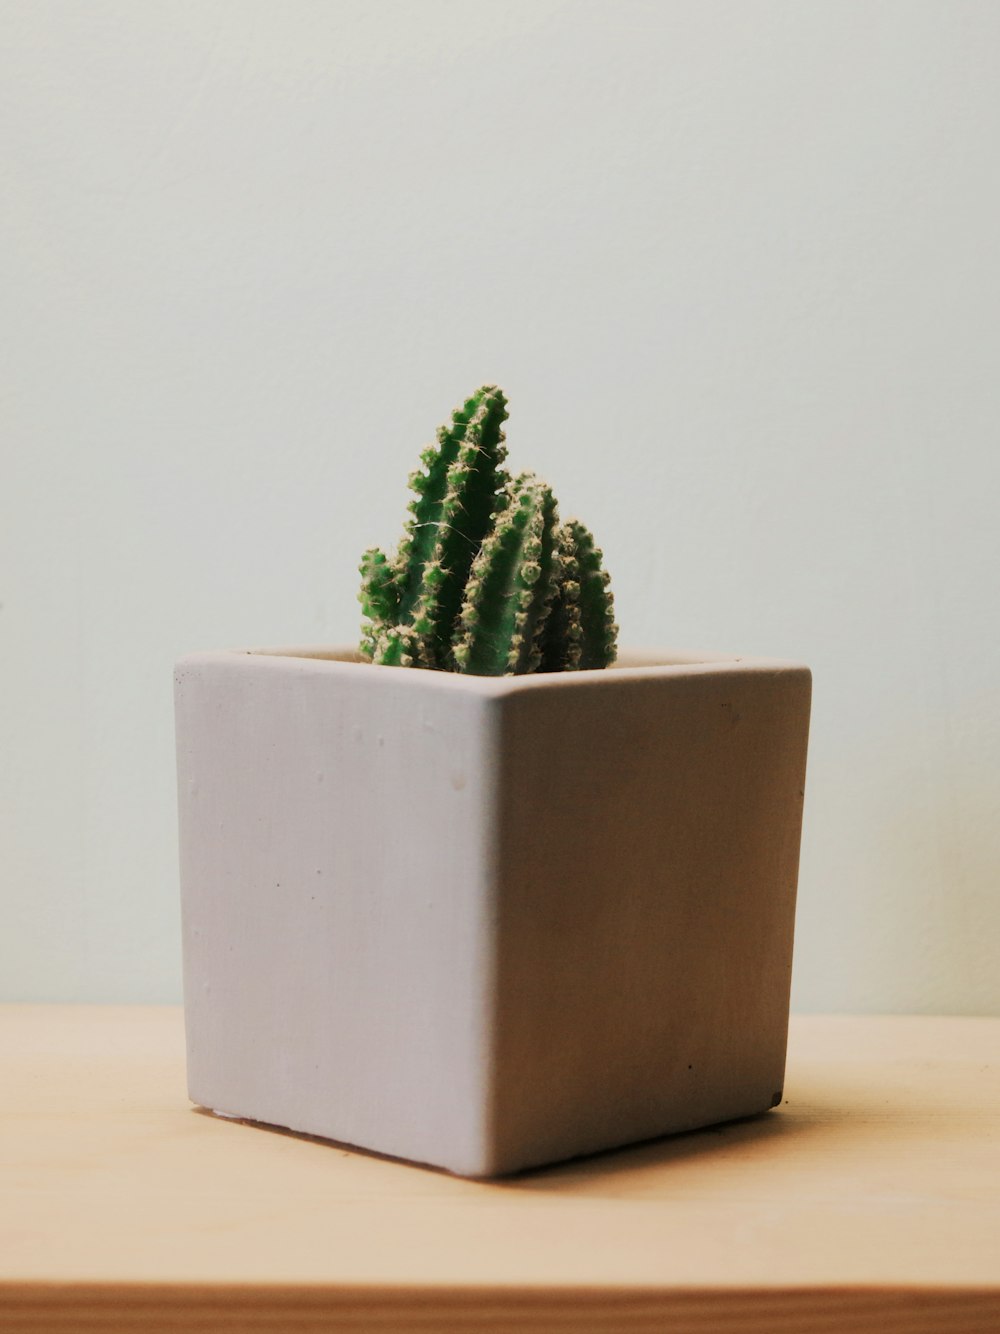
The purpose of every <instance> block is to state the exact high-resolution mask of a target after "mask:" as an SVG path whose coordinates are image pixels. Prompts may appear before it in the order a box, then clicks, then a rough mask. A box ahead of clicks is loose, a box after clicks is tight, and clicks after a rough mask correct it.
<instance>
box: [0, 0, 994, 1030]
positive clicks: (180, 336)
mask: <svg viewBox="0 0 1000 1334" xmlns="http://www.w3.org/2000/svg"><path fill="white" fill-rule="evenodd" d="M0 10H2V13H3V31H4V37H3V42H2V43H0V90H2V92H0V97H2V101H3V105H4V107H5V111H4V114H3V126H4V128H3V130H2V131H0V133H2V136H3V147H2V153H0V199H2V201H3V202H2V218H3V221H2V223H0V226H2V235H0V266H2V270H3V277H4V292H5V294H6V295H5V299H4V311H5V320H4V325H5V332H4V337H5V339H6V340H7V341H8V345H9V346H8V350H7V351H6V352H5V354H4V357H3V366H4V371H3V380H4V387H3V409H2V411H3V416H4V419H5V428H4V435H3V439H4V447H3V448H4V455H3V470H2V477H0V584H2V586H0V603H2V609H0V673H2V692H0V710H2V714H0V727H2V750H3V757H4V758H3V765H2V767H0V785H2V789H0V818H2V822H3V823H2V839H3V846H2V865H0V877H2V878H0V900H2V903H0V910H2V920H3V929H2V931H0V995H2V996H3V997H4V998H7V999H82V1000H135V1001H140V1000H152V1001H159V1000H174V999H177V998H178V997H179V964H178V941H177V933H178V923H177V906H176V901H177V890H176V849H175V806H174V789H173V783H174V774H173V753H172V717H171V696H170V681H171V664H172V661H173V659H174V658H175V657H176V656H178V655H180V654H181V653H183V652H186V651H188V650H192V649H198V648H212V647H220V646H228V645H236V644H241V643H281V642H290V641H291V642H296V641H297V642H302V641H310V640H318V641H337V640H343V639H345V638H346V639H351V638H353V637H354V635H355V632H356V626H357V618H358V609H357V604H356V602H355V600H354V598H355V591H356V582H357V580H356V573H355V568H356V564H357V560H358V557H359V554H360V552H361V550H362V549H363V548H364V547H365V546H366V545H368V544H369V543H372V542H384V543H391V542H392V541H393V540H394V539H395V536H396V534H397V532H398V529H399V526H400V524H401V521H402V517H403V506H404V503H405V494H404V483H405V476H406V473H407V471H408V469H409V468H410V467H412V466H413V465H414V464H415V462H416V456H417V453H418V450H419V448H420V446H421V444H423V443H424V442H426V441H427V440H429V439H430V438H431V437H432V435H433V430H434V427H435V426H436V424H437V423H438V422H439V421H440V420H441V419H442V418H443V417H444V416H445V415H446V414H447V412H448V410H449V409H450V408H451V406H452V405H453V404H454V403H455V402H456V401H457V400H458V399H459V398H460V397H461V396H463V395H464V394H465V393H466V392H467V391H469V390H470V389H472V388H473V387H474V386H475V385H476V384H478V383H480V382H482V381H483V380H486V379H495V380H497V381H498V382H499V383H500V384H501V385H503V386H504V388H505V389H506V390H507V392H508V393H509V395H510V398H511V413H512V416H511V420H510V422H509V423H508V426H509V443H510V447H511V462H512V464H514V465H515V466H518V467H534V468H536V469H537V470H538V471H540V472H541V473H542V474H543V475H544V476H546V477H547V478H548V480H549V481H551V482H552V484H553V485H554V486H555V488H556V490H557V494H558V495H559V496H560V498H561V500H562V504H563V510H564V512H565V513H569V512H573V511H578V512H579V513H580V515H581V517H584V518H585V519H586V520H587V521H588V522H589V523H590V524H591V526H592V527H594V528H595V529H596V530H597V532H598V535H599V537H600V539H601V540H602V541H603V545H604V547H605V551H606V555H607V562H608V565H609V567H610V569H611V571H612V573H613V576H614V587H615V591H616V594H617V607H618V617H619V620H620V622H621V625H622V637H623V640H624V641H625V642H627V643H631V644H668V645H673V646H678V647H696V648H714V649H722V650H728V649H733V650H736V651H742V652H746V653H761V654H773V655H784V656H789V657H798V658H802V659H805V660H806V661H808V662H809V663H810V664H811V665H812V667H813V669H814V672H815V701H814V709H815V712H814V730H813V747H812V755H811V769H810V778H809V788H808V800H807V819H806V831H805V843H804V849H803V860H802V878H801V892H800V916H799V931H798V948H797V960H796V975H795V988H794V1001H795V1004H796V1005H797V1007H798V1008H800V1009H838V1010H943V1011H957V1012H962V1011H968V1012H977V1011H978V1012H984V1013H985V1012H988V1013H994V1014H1000V968H998V966H997V959H998V947H997V941H998V939H1000V885H998V880H1000V873H998V866H1000V832H998V831H1000V819H998V815H1000V616H998V602H1000V558H998V540H997V537H996V535H995V532H994V525H995V520H996V510H997V505H998V496H1000V468H998V464H997V433H998V423H1000V375H998V373H997V364H998V353H1000V334H998V324H997V321H998V310H1000V260H998V253H1000V248H998V244H997V236H998V222H1000V218H998V212H1000V158H998V155H997V151H996V146H997V142H998V132H1000V95H998V93H997V73H998V60H1000V57H998V54H997V53H998V51H1000V6H997V5H996V4H993V3H976V2H975V0H951V2H948V3H927V2H926V0H880V2H879V3H870V0H864V2H862V3H852V2H851V0H830V2H829V3H822V2H820V3H815V2H814V3H769V2H765V0H733V2H732V3H711V2H709V3H701V2H698V3H695V2H694V0H692V2H691V3H669V2H665V3H649V4H646V3H629V2H628V0H626V2H625V3H621V2H620V0H619V2H618V3H610V0H609V3H605V4H594V3H586V2H584V0H577V2H575V3H554V2H553V0H529V2H527V3H525V2H523V0H504V2H503V3H499V2H494V0H491V2H490V3H476V2H475V0H454V2H453V3H445V2H443V0H421V2H420V3H396V2H393V3H377V2H376V3H351V4H347V3H337V2H335V0H332V2H331V3H328V4H321V3H307V2H306V0H295V2H293V3H268V4H261V3H254V2H252V0H244V2H241V3H223V0H192V2H191V3H178V2H172V0H165V2H163V3H157V4H135V3H131V2H129V0H91V2H90V3H88V4H85V5H80V4H76V3H71V2H70V0H66V2H65V3H45V2H44V0H41V2H38V0H33V2H32V3H26V2H23V3H13V2H12V0H3V2H2V3H0Z"/></svg>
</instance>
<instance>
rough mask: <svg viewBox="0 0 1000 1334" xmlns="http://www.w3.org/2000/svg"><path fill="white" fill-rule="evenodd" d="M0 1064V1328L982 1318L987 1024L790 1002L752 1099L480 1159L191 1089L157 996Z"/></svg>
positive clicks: (990, 1318) (177, 1027) (999, 1258)
mask: <svg viewBox="0 0 1000 1334" xmlns="http://www.w3.org/2000/svg"><path fill="white" fill-rule="evenodd" d="M0 1061H2V1066H0V1069H2V1072H3V1073H2V1088H3V1093H4V1096H3V1098H2V1100H0V1330H2V1331H3V1334H21V1331H31V1332H32V1334H49V1331H57V1330H58V1331H69V1330H73V1331H91V1330H92V1331H102V1332H103V1331H107V1332H108V1334H131V1332H132V1331H139V1330H143V1331H148V1332H149V1334H160V1332H161V1331H205V1332H206V1334H207V1331H209V1330H212V1331H213V1332H214V1334H217V1332H219V1331H223V1332H228V1331H236V1330H248V1331H253V1332H254V1334H256V1332H258V1331H279V1330H280V1331H291V1332H293V1334H294V1332H296V1331H303V1332H307V1331H308V1332H309V1334H311V1332H312V1331H319V1330H328V1331H329V1330H335V1331H341V1330H381V1331H398V1332H399V1334H408V1332H409V1331H417V1330H420V1331H437V1330H441V1331H449V1332H450V1331H459V1330H471V1331H480V1330H498V1331H508V1330H509V1331H512V1332H513V1331H514V1330H517V1331H518V1332H519V1334H531V1331H534V1330H538V1331H549V1330H552V1331H555V1330H559V1331H564V1332H565V1334H570V1332H571V1331H572V1332H573V1334H576V1332H579V1334H592V1332H593V1331H618V1330H621V1331H628V1332H631V1331H643V1332H645V1331H654V1330H656V1331H659V1330H670V1331H671V1334H687V1332H688V1331H690V1332H691V1334H715V1332H716V1331H719V1332H720V1334H721V1332H722V1331H726V1334H730V1332H732V1334H735V1332H736V1331H755V1334H765V1331H766V1332H767V1334H772V1332H774V1334H782V1332H784V1331H788V1332H790V1331H803V1332H804V1334H812V1332H813V1331H817V1332H818V1331H827V1332H829V1334H832V1332H833V1331H836V1332H837V1334H853V1332H854V1331H859V1332H860V1331H865V1332H866V1334H868V1332H870V1331H872V1330H878V1331H880V1332H881V1334H904V1332H905V1334H930V1332H931V1331H938V1330H940V1331H949V1334H953V1332H957V1331H968V1334H973V1332H975V1334H980V1332H981V1334H985V1332H986V1331H990V1332H991V1334H992V1332H994V1331H1000V1133H998V1132H1000V1020H993V1019H959V1018H922V1017H915V1016H912V1017H911V1016H907V1017H893V1018H836V1017H795V1018H793V1021H792V1030H791V1041H790V1050H789V1067H788V1076H787V1079H786V1083H785V1101H784V1102H783V1103H782V1105H781V1107H780V1108H778V1109H776V1110H775V1111H774V1112H771V1113H768V1114H766V1115H764V1116H761V1117H757V1118H754V1119H752V1120H748V1121H743V1122H739V1123H736V1124H731V1125H728V1126H723V1127H717V1128H714V1129H710V1130H705V1131H700V1132H697V1133H694V1134H688V1135H683V1136H676V1137H673V1138H669V1139H665V1140H659V1141H655V1142H650V1143H646V1144H642V1145H638V1146H635V1147H632V1148H629V1149H624V1150H619V1151H617V1152H614V1153H608V1154H602V1155H600V1156H597V1157H593V1158H589V1159H585V1160H578V1161H575V1162H571V1163H566V1164H563V1165H560V1166H556V1167H552V1168H549V1169H545V1170H542V1171H536V1172H531V1173H526V1174H524V1175H522V1176H519V1177H514V1178H509V1179H505V1180H501V1181H495V1182H474V1181H465V1180H461V1179H459V1178H455V1177H451V1176H448V1175H446V1174H444V1173H440V1172H434V1171H430V1170H428V1169H426V1168H420V1167H414V1166H410V1165H407V1164H404V1163H398V1162H392V1161H389V1160H387V1159H382V1158H378V1157H375V1156H372V1155H369V1154H363V1153H358V1152H353V1151H350V1150H348V1149H347V1148H345V1147H343V1146H337V1145H331V1144H329V1143H326V1142H322V1141H317V1140H312V1139H309V1138H307V1137H302V1136H296V1135H291V1134H288V1133H286V1132H280V1131H275V1130H272V1129H268V1128H265V1127H261V1126H254V1125H248V1124H244V1123H240V1122H229V1121H223V1120H220V1119H219V1118H217V1117H213V1116H211V1115H210V1114H208V1113H206V1112H203V1111H199V1110H197V1109H195V1108H193V1107H192V1106H191V1105H190V1104H189V1103H188V1101H187V1098H186V1094H185V1082H184V1052H183V1035H182V1021H181V1014H180V1011H179V1010H177V1009H174V1008H168V1007H163V1008H116V1007H99V1006H87V1007H63V1006H6V1007H0Z"/></svg>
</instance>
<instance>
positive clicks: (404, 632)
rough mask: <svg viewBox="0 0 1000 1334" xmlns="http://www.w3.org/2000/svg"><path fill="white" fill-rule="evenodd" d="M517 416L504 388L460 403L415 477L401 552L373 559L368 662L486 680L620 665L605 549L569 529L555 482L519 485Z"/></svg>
mask: <svg viewBox="0 0 1000 1334" xmlns="http://www.w3.org/2000/svg"><path fill="white" fill-rule="evenodd" d="M506 419H507V400H506V398H505V397H504V395H503V394H502V393H501V391H500V390H499V389H498V388H497V387H496V386H495V385H484V386H483V387H482V388H481V389H478V390H477V391H476V392H475V393H474V394H473V395H472V397H471V398H469V399H467V400H466V402H465V403H464V404H463V405H462V406H461V407H460V408H457V409H456V410H455V411H454V412H453V413H452V417H451V422H450V423H449V424H448V425H446V426H442V427H441V428H440V429H439V431H438V433H437V445H436V446H435V445H431V446H428V448H427V449H425V450H424V452H423V454H422V455H421V462H422V463H423V468H422V469H419V468H418V469H417V470H416V471H415V472H413V473H412V474H411V475H410V487H411V489H412V490H413V492H414V499H413V500H411V502H410V504H409V510H410V518H409V520H408V521H407V524H406V529H405V532H404V534H403V540H402V541H401V542H400V544H399V546H398V548H397V550H396V553H395V555H394V556H393V557H392V558H390V557H389V556H387V555H386V554H385V552H383V551H381V550H380V549H379V548H378V547H371V548H369V550H367V551H366V552H365V553H364V556H363V557H362V560H361V566H360V569H361V575H362V584H361V592H360V593H359V595H358V597H359V601H360V602H361V606H362V611H363V612H364V615H365V617H366V618H367V622H368V623H367V624H366V625H365V626H364V628H363V631H362V640H361V653H362V655H363V656H364V657H366V658H368V659H369V660H370V661H372V662H376V663H380V664H382V665H385V666H402V667H429V668H433V669H437V670H439V671H458V672H468V673H471V674H473V675H476V676H503V675H515V674H522V673H526V672H536V671H545V672H549V671H574V670H580V669H587V668H596V667H607V666H609V665H610V664H611V663H612V662H613V661H614V658H615V637H616V634H617V630H618V627H617V626H616V625H615V623H614V615H613V612H612V598H611V593H610V591H609V589H608V575H607V572H606V571H605V570H603V569H602V558H601V552H600V551H599V550H598V548H597V547H595V545H594V540H593V537H592V536H591V534H590V532H589V531H588V530H587V529H586V528H585V527H584V525H583V524H582V523H580V522H578V521H577V520H570V521H569V522H567V523H564V524H560V523H559V519H558V512H557V507H556V502H555V498H554V497H553V495H552V491H551V489H550V488H549V487H548V486H546V484H545V483H544V482H542V481H540V480H539V479H538V478H537V477H535V476H534V474H532V473H528V472H524V473H521V474H519V475H518V476H517V477H516V478H514V479H513V480H511V478H510V476H509V475H508V473H507V472H506V470H505V469H504V467H503V464H504V462H505V459H506V454H507V450H506V446H505V443H504V439H505V437H504V433H503V430H502V425H503V422H504V421H505V420H506Z"/></svg>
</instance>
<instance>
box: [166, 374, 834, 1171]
mask: <svg viewBox="0 0 1000 1334" xmlns="http://www.w3.org/2000/svg"><path fill="white" fill-rule="evenodd" d="M506 415H507V414H506V404H505V400H504V398H503V395H502V394H501V393H500V391H499V390H497V389H495V388H493V387H485V388H483V389H481V390H479V391H478V392H477V393H476V394H475V395H473V397H472V398H471V399H469V400H468V401H467V402H466V403H465V404H463V406H462V407H461V408H459V409H458V410H457V411H456V412H455V413H454V414H453V417H452V420H451V422H450V423H449V424H448V425H447V426H446V427H443V428H442V429H441V431H440V432H439V433H438V442H437V444H436V445H435V446H432V447H431V448H430V449H429V450H428V451H426V452H425V454H424V455H423V467H422V469H420V470H419V471H418V472H417V473H416V474H415V475H414V476H413V478H412V479H411V484H412V486H413V488H414V491H415V498H414V500H413V502H412V504H411V507H410V508H411V511H412V514H411V518H410V520H409V523H408V526H407V530H406V533H405V535H404V538H403V541H402V542H401V543H400V546H399V548H398V550H397V552H396V553H395V555H394V556H392V557H390V556H387V555H385V554H384V553H382V552H381V551H378V550H377V549H372V550H370V551H368V552H366V553H365V556H364V559H363V561H362V575H363V583H362V591H361V595H360V596H361V600H362V603H363V607H364V611H365V614H366V618H367V619H366V628H365V632H364V638H363V641H362V646H361V651H360V652H359V651H356V650H354V649H353V648H324V647H306V648H284V649H273V648H269V649H257V650H240V651H229V652H216V653H199V654H194V655H191V656H188V657H186V658H184V659H182V660H181V661H180V662H179V663H178V665H177V669H176V718H177V742H178V792H179V820H180V849H181V888H182V905H183V935H184V969H185V1011H186V1024H187V1049H188V1072H189V1093H190V1096H191V1098H192V1099H193V1100H194V1101H195V1102H197V1103H199V1104H201V1105H203V1106H206V1107H208V1108H211V1109H214V1110H217V1111H219V1112H221V1113H225V1114H227V1115H230V1116H237V1117H242V1118H246V1119H250V1120H256V1121H262V1122H267V1123H273V1124H277V1125H281V1126H285V1127H289V1128H291V1129H293V1130H297V1131H302V1132H308V1133H310V1134H314V1135H320V1136H325V1137H328V1138H331V1139H334V1140H338V1141H341V1142H344V1143H348V1144H351V1145H356V1146H360V1147H363V1148H367V1149H371V1150H375V1151H378V1152H381V1153H384V1154H388V1155H393V1156H398V1157H401V1158H406V1159H410V1160H414V1161H418V1162H423V1163H429V1164H434V1165H436V1166H439V1167H443V1168H446V1169H448V1170H451V1171H453V1172H457V1173H460V1174H462V1175H469V1176H491V1175H498V1174H502V1173H507V1172H512V1171H516V1170H519V1169H521V1168H525V1167H531V1166H535V1165H538V1164H542V1163H546V1162H550V1161H553V1160H556V1159H559V1158H566V1157H569V1156H572V1155H576V1154H582V1153H587V1152H592V1151H596V1150H600V1149H606V1148H610V1147H613V1146H615V1145H620V1144H624V1143H627V1142H630V1141H636V1140H640V1139H644V1138H649V1137H651V1136H655V1135H660V1134H664V1133H667V1132H671V1131H678V1130H685V1129H691V1128H694V1127H697V1126H704V1125H707V1124H710V1123H713V1122H719V1121H724V1120H728V1119H731V1118H734V1117H739V1116H746V1115H750V1114H753V1113H756V1112H760V1111H763V1110H766V1109H767V1108H769V1107H771V1106H772V1105H773V1104H775V1103H776V1102H777V1101H778V1100H779V1098H780V1095H781V1088H782V1080H783V1072H784V1061H785V1044H786V1035H787V1019H788V999H789V984H790V973H791V953H792V929H793V918H794V905H795V893H796V880H797V870H798V851H799V835H800V828H801V816H802V798H803V788H804V774H805V760H806V742H807V733H808V719H809V699H810V674H809V671H808V670H807V668H805V667H803V666H800V665H797V664H794V663H788V662H782V661H775V660H770V659H767V660H764V659H752V658H740V657H733V656H726V655H721V654H708V653H691V652H675V651H665V652H662V653H658V652H645V653H642V652H635V651H633V652H623V653H622V654H620V655H619V656H617V657H616V647H615V630H616V627H615V626H614V622H613V617H612V613H611V601H610V596H609V593H608V586H607V575H606V573H605V572H604V571H603V569H602V561H601V556H600V553H599V551H598V550H597V549H596V548H595V546H594V544H593V540H592V538H591V536H590V534H589V532H588V531H587V530H586V529H585V528H584V527H583V525H582V524H579V523H575V522H571V523H567V524H560V523H559V521H558V515H557V509H556V504H555V501H554V499H553V497H552V493H551V491H550V490H549V488H548V487H547V486H546V485H545V484H544V483H542V482H540V481H539V480H538V479H537V478H535V477H534V476H532V475H530V474H521V475H520V476H519V477H517V478H515V479H511V478H510V477H509V476H508V475H507V474H506V472H505V471H504V468H503V464H504V456H505V448H504V437H503V432H502V423H503V421H504V419H505V418H506Z"/></svg>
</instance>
